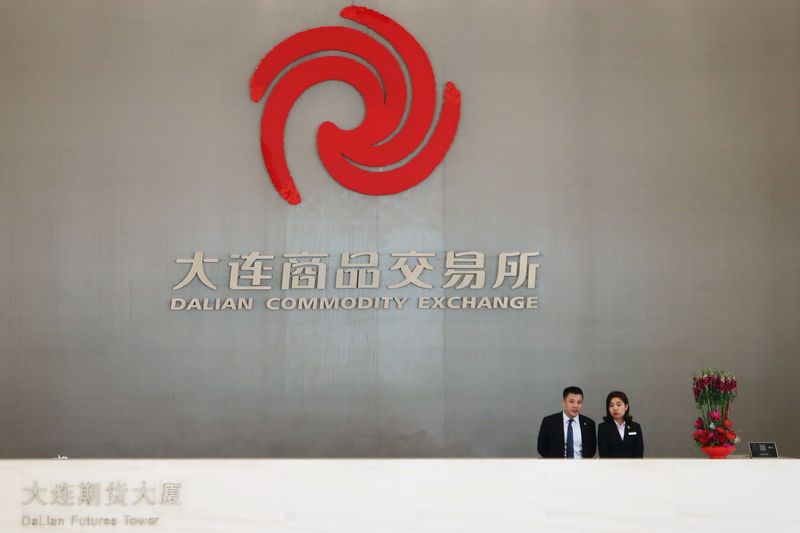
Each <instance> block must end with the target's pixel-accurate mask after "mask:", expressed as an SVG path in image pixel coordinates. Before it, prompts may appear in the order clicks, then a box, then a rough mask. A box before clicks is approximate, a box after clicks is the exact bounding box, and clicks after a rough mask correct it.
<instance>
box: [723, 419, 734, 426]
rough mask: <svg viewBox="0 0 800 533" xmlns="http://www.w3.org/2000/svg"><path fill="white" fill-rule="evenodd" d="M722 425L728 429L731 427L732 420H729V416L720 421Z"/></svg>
mask: <svg viewBox="0 0 800 533" xmlns="http://www.w3.org/2000/svg"><path fill="white" fill-rule="evenodd" d="M722 425H723V426H725V427H726V428H728V429H733V422H731V421H730V419H729V418H726V419H725V420H723V421H722Z"/></svg>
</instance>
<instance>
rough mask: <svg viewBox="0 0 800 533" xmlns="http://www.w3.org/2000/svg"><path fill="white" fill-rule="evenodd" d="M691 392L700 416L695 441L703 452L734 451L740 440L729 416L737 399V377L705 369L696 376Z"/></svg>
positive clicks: (695, 426)
mask: <svg viewBox="0 0 800 533" xmlns="http://www.w3.org/2000/svg"><path fill="white" fill-rule="evenodd" d="M692 390H693V392H694V401H695V403H696V404H697V408H698V409H699V410H700V415H701V416H699V417H698V418H697V420H695V422H694V429H695V432H694V433H693V435H692V436H693V437H694V441H695V442H696V443H697V445H698V446H700V447H701V448H708V447H713V446H722V447H725V448H733V447H734V445H735V444H736V443H737V442H739V437H737V436H736V431H735V430H734V429H733V422H731V420H730V418H728V412H729V411H730V408H731V403H732V402H733V399H734V398H736V392H737V382H736V376H734V375H733V374H731V373H730V372H726V371H725V370H719V369H716V368H706V369H703V370H700V371H698V372H695V374H694V377H693V379H692Z"/></svg>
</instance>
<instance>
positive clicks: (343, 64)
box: [250, 6, 461, 204]
mask: <svg viewBox="0 0 800 533" xmlns="http://www.w3.org/2000/svg"><path fill="white" fill-rule="evenodd" d="M341 16H342V17H343V18H346V19H349V20H352V21H354V22H357V23H359V24H362V25H364V26H366V27H367V28H369V29H371V30H373V31H374V32H375V33H377V34H378V35H380V36H381V37H382V38H383V39H385V40H386V41H387V42H388V43H389V44H390V45H391V47H392V48H394V50H395V51H396V52H397V55H398V56H399V57H400V58H401V59H402V61H403V63H404V64H405V66H406V69H407V71H408V76H409V85H410V88H411V98H408V96H409V95H408V90H407V88H406V79H405V76H404V74H403V71H402V69H401V68H400V65H399V63H398V62H397V59H395V56H394V55H393V54H392V53H391V52H390V51H389V50H388V49H387V48H386V47H385V46H384V45H383V44H382V43H381V42H380V41H378V40H377V39H375V38H373V37H372V36H370V35H369V34H366V33H363V32H360V31H357V30H354V29H351V28H346V27H343V26H325V27H321V28H314V29H311V30H307V31H303V32H300V33H297V34H295V35H292V36H291V37H289V38H288V39H286V40H284V41H283V42H281V43H280V44H278V45H277V46H275V48H273V49H272V50H271V51H270V52H269V53H268V54H267V55H266V56H264V59H262V60H261V63H259V65H258V68H256V70H255V72H254V73H253V77H252V78H251V79H250V97H251V98H252V100H253V101H254V102H258V101H259V100H261V98H262V97H263V96H264V95H265V94H268V96H267V99H266V104H265V105H264V113H263V115H262V116H261V151H262V153H263V155H264V163H265V164H266V167H267V172H268V173H269V175H270V178H271V179H272V183H273V184H274V185H275V189H277V191H278V193H279V194H280V195H281V196H282V197H283V198H284V199H285V200H286V201H287V202H289V203H290V204H299V203H300V193H299V192H298V191H297V187H296V186H295V183H294V179H292V176H291V174H290V173H289V168H288V165H287V163H286V155H285V152H284V144H283V137H284V130H285V127H286V119H287V118H288V116H289V111H290V110H291V108H292V106H293V105H294V102H295V101H296V100H297V98H299V97H300V95H301V94H302V93H303V92H304V91H305V90H306V89H308V88H309V87H311V86H313V85H315V84H317V83H320V82H323V81H330V80H338V81H343V82H345V83H348V84H350V85H352V86H353V87H354V88H355V89H356V90H357V91H358V92H359V93H360V94H361V97H362V98H363V100H364V106H365V112H364V119H363V120H362V122H361V124H359V125H358V126H356V127H355V128H353V129H351V130H343V129H340V128H339V127H337V126H336V125H335V124H333V123H332V122H324V123H322V124H321V125H320V127H319V129H318V130H317V150H318V152H319V157H320V159H321V160H322V164H323V165H324V166H325V168H326V169H327V170H328V172H329V173H330V175H331V176H333V178H334V179H335V180H336V181H338V182H339V183H340V184H341V185H343V186H344V187H347V188H348V189H351V190H353V191H356V192H359V193H362V194H373V195H382V194H395V193H398V192H401V191H404V190H406V189H408V188H410V187H413V186H414V185H417V184H418V183H420V182H421V181H422V180H424V179H425V178H427V177H428V176H429V175H430V173H431V172H433V170H434V169H435V168H436V166H437V165H438V164H439V163H440V162H441V161H442V159H443V158H444V155H445V154H446V153H447V150H448V149H449V148H450V145H451V144H452V142H453V138H454V137H455V134H456V130H457V129H458V121H459V117H460V114H461V93H460V92H459V90H458V89H457V88H456V86H455V85H454V84H453V83H451V82H447V83H446V84H445V88H444V98H443V102H442V109H441V112H440V114H439V120H438V121H437V123H436V125H435V126H433V127H432V125H433V120H434V115H435V111H436V80H435V77H434V75H433V68H432V67H431V63H430V61H429V60H428V56H427V54H426V53H425V50H423V48H422V47H421V46H420V45H419V43H418V42H417V41H416V39H414V37H413V36H412V35H411V34H410V33H408V32H407V31H406V30H405V29H403V27H402V26H400V25H399V24H397V23H396V22H395V21H393V20H392V19H390V18H389V17H387V16H385V15H382V14H380V13H378V12H377V11H373V10H371V9H367V8H365V7H356V6H349V7H346V8H344V9H343V10H342V12H341ZM324 51H338V52H344V53H346V54H348V55H349V56H355V57H358V58H360V59H361V60H363V62H362V61H359V60H357V59H355V58H354V57H346V56H341V55H331V56H316V57H313V58H310V57H307V56H309V55H311V54H315V53H317V52H324ZM364 63H366V65H365V64H364ZM367 65H369V67H371V68H369V67H368V66H367ZM372 69H374V72H373V70H372ZM376 73H377V75H376ZM281 74H282V75H281ZM276 80H277V81H276ZM407 101H408V102H409V105H408V113H407V116H406V119H405V122H403V116H404V115H405V114H406V103H407ZM431 129H433V131H431ZM428 135H430V136H429V137H428ZM426 137H427V143H425V145H424V146H421V145H422V144H423V142H424V141H425V139H426ZM392 165H399V166H397V167H395V168H392V169H391V170H386V171H381V170H380V167H387V166H392Z"/></svg>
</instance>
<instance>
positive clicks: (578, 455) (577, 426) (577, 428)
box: [561, 411, 583, 459]
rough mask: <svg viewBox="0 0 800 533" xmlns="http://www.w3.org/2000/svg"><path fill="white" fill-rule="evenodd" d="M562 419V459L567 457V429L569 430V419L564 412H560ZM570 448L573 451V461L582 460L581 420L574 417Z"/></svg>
mask: <svg viewBox="0 0 800 533" xmlns="http://www.w3.org/2000/svg"><path fill="white" fill-rule="evenodd" d="M561 415H562V416H563V418H564V457H566V456H567V428H569V420H570V418H569V417H568V416H567V414H566V413H565V412H563V411H562V412H561ZM572 420H573V422H572V446H573V448H574V449H575V459H582V458H583V437H581V419H580V417H577V416H576V417H575V418H573V419H572Z"/></svg>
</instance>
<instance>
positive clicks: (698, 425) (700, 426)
mask: <svg viewBox="0 0 800 533" xmlns="http://www.w3.org/2000/svg"><path fill="white" fill-rule="evenodd" d="M694 427H695V429H705V427H706V424H705V422H703V419H702V418H701V417H699V416H698V417H697V420H695V421H694Z"/></svg>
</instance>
